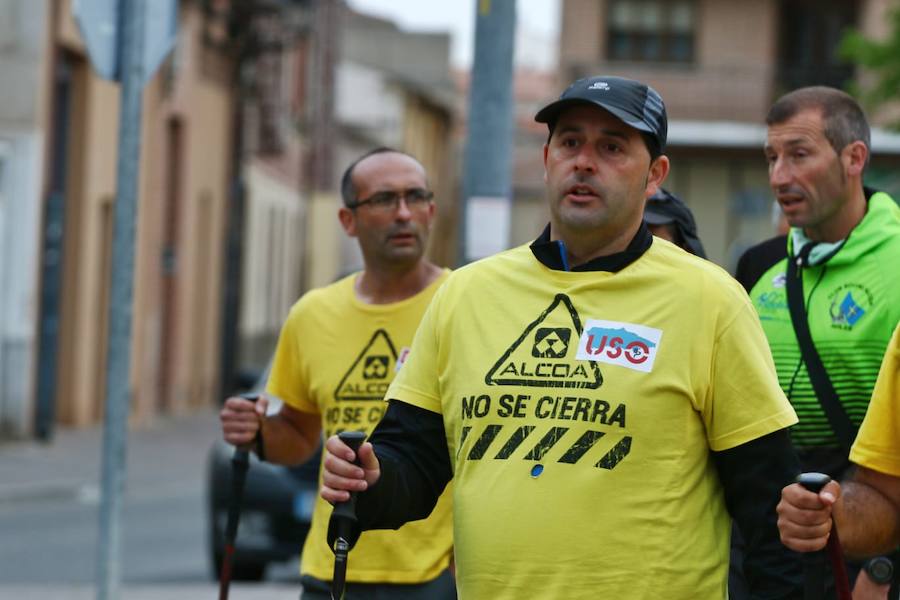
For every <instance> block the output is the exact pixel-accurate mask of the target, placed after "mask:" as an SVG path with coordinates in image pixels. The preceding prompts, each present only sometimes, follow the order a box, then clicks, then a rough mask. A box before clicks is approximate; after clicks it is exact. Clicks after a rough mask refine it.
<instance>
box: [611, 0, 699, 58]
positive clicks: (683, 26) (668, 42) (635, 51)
mask: <svg viewBox="0 0 900 600" xmlns="http://www.w3.org/2000/svg"><path fill="white" fill-rule="evenodd" d="M607 22H608V23H609V27H608V36H607V48H606V55H607V58H608V59H609V60H628V61H640V62H672V63H690V62H692V61H693V60H694V2H693V0H609V14H608V15H607Z"/></svg>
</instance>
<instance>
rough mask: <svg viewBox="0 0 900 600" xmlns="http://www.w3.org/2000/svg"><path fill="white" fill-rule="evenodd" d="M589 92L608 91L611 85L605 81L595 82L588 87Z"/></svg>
mask: <svg viewBox="0 0 900 600" xmlns="http://www.w3.org/2000/svg"><path fill="white" fill-rule="evenodd" d="M588 89H589V90H608V89H609V84H608V83H606V82H605V81H595V82H594V83H592V84H591V85H589V86H588Z"/></svg>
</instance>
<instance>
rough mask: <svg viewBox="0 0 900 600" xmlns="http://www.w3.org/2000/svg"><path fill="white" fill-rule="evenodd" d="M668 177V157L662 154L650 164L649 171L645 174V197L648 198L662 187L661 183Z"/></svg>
mask: <svg viewBox="0 0 900 600" xmlns="http://www.w3.org/2000/svg"><path fill="white" fill-rule="evenodd" d="M668 175H669V157H668V156H666V155H665V154H663V155H662V156H659V157H657V158H656V160H654V161H653V162H651V163H650V171H649V172H648V173H647V189H645V190H644V193H645V197H646V198H649V197H650V196H652V195H653V194H655V193H656V191H657V190H658V189H659V188H660V187H661V186H662V184H663V181H665V180H666V177H667V176H668Z"/></svg>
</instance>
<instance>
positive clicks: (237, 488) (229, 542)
mask: <svg viewBox="0 0 900 600" xmlns="http://www.w3.org/2000/svg"><path fill="white" fill-rule="evenodd" d="M237 397H238V398H243V399H244V400H249V401H250V402H256V400H257V399H258V397H259V394H256V393H253V392H248V393H244V394H237ZM249 467H250V451H249V450H248V449H247V447H246V446H236V447H235V449H234V455H233V456H232V457H231V505H230V506H229V507H228V521H227V522H226V525H225V551H224V552H223V553H222V570H221V572H220V573H219V600H228V586H229V585H230V584H231V563H232V560H233V558H234V544H235V540H236V539H237V530H238V522H239V521H240V519H241V502H242V501H243V498H244V484H245V483H246V481H247V469H248V468H249Z"/></svg>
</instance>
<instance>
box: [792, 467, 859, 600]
mask: <svg viewBox="0 0 900 600" xmlns="http://www.w3.org/2000/svg"><path fill="white" fill-rule="evenodd" d="M829 481H831V477H829V476H828V475H825V474H824V473H801V474H800V475H799V476H798V477H797V483H799V484H800V485H802V486H803V487H805V488H806V489H808V490H809V491H811V492H813V493H815V494H818V493H819V492H820V491H822V488H823V487H825V485H826V484H827V483H828V482H829ZM825 549H826V552H827V554H828V558H829V560H830V562H831V570H832V573H833V574H834V587H835V589H836V590H837V595H838V598H839V599H840V600H853V597H852V595H851V594H850V581H849V579H848V578H847V566H846V564H845V563H844V552H843V550H841V541H840V539H839V538H838V531H837V524H836V523H835V522H834V519H833V518H832V521H831V534H830V535H829V536H828V544H827V545H826V546H825ZM816 554H817V555H818V556H816V558H818V559H819V560H816V561H814V562H813V561H806V564H805V565H804V573H803V597H804V600H819V599H821V598H824V595H823V594H824V590H825V569H824V566H825V564H824V561H823V560H821V558H822V556H821V554H820V553H816Z"/></svg>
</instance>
